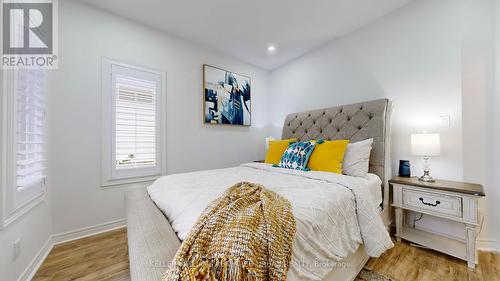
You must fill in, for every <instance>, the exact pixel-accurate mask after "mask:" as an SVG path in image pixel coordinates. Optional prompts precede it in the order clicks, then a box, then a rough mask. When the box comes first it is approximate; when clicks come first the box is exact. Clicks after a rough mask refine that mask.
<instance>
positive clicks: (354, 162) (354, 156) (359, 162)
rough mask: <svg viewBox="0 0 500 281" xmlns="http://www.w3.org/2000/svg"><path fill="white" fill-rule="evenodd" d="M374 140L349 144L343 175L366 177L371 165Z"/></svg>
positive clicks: (343, 165) (345, 155)
mask: <svg viewBox="0 0 500 281" xmlns="http://www.w3.org/2000/svg"><path fill="white" fill-rule="evenodd" d="M372 143H373V139H367V140H363V141H358V142H353V143H349V144H348V145H347V149H346V152H345V154H344V163H343V164H342V173H344V174H345V175H348V176H354V177H365V176H366V174H367V173H368V165H369V163H370V151H371V150H372Z"/></svg>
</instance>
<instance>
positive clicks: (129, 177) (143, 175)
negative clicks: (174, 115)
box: [100, 57, 166, 187]
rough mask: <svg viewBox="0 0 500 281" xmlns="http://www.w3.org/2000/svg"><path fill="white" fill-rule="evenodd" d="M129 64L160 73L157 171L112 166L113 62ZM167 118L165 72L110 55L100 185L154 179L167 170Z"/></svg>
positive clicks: (105, 66) (104, 69) (104, 80)
mask: <svg viewBox="0 0 500 281" xmlns="http://www.w3.org/2000/svg"><path fill="white" fill-rule="evenodd" d="M113 65H116V66H119V67H125V68H130V69H132V70H137V71H144V72H149V73H153V74H156V75H159V76H160V85H159V91H158V95H157V97H156V98H157V102H156V110H157V112H156V116H157V122H156V134H157V135H156V141H157V151H156V154H157V164H158V167H157V168H156V169H155V172H154V173H151V172H149V171H150V170H151V169H140V170H139V169H137V170H132V169H131V170H129V171H126V172H125V171H120V173H119V174H117V173H116V169H115V168H114V167H113V159H114V155H115V143H114V142H113V140H114V133H115V131H114V126H113V123H114V114H113V110H114V109H113V105H114V95H113V91H112V86H113V85H112V84H113V80H112V74H113V73H112V66H113ZM165 120H166V73H165V72H164V71H161V70H157V69H154V68H151V67H143V66H137V65H133V64H130V63H125V62H121V61H118V60H114V59H110V58H107V57H103V58H102V62H101V169H100V171H101V186H102V187H112V186H116V185H123V184H130V183H139V182H146V181H152V180H155V179H156V178H158V177H160V176H162V175H165V174H166V153H165V152H166V144H165V139H166V137H165V132H166V128H165V125H166V124H165Z"/></svg>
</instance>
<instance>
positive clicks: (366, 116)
mask: <svg viewBox="0 0 500 281" xmlns="http://www.w3.org/2000/svg"><path fill="white" fill-rule="evenodd" d="M390 112H391V103H390V101H389V100H388V99H379V100H374V101H367V102H361V103H355V104H349V105H341V106H336V107H330V108H325V109H318V110H311V111H305V112H299V113H292V114H289V115H287V117H286V119H285V124H284V125H283V134H282V138H283V139H287V138H298V139H299V140H301V141H307V140H312V139H320V138H323V139H325V140H338V139H348V140H350V141H351V142H356V141H361V140H365V139H369V138H373V146H372V151H371V155H370V173H374V174H376V175H378V176H379V177H380V178H381V179H382V182H383V183H384V185H386V183H387V181H388V180H389V173H390V159H389V150H390V143H389V141H390V138H389V135H390Z"/></svg>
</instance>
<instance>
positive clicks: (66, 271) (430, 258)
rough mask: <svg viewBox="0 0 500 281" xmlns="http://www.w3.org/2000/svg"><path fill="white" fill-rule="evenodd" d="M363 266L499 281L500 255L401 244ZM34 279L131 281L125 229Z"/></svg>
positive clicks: (63, 257) (406, 278) (397, 274)
mask: <svg viewBox="0 0 500 281" xmlns="http://www.w3.org/2000/svg"><path fill="white" fill-rule="evenodd" d="M365 268H366V269H368V270H373V271H376V272H378V273H380V274H383V275H386V276H388V277H391V278H393V279H394V280H398V281H413V280H415V281H417V280H418V281H424V280H425V281H428V280H439V281H448V280H467V281H500V254H494V253H488V252H480V254H479V266H478V268H477V269H476V270H470V269H468V267H467V264H466V263H465V262H464V261H461V260H458V259H455V258H452V257H449V256H446V255H443V254H440V253H438V252H435V251H431V250H426V249H421V248H418V247H414V246H410V245H409V244H408V243H406V242H403V243H395V247H394V248H393V249H391V250H389V251H387V252H386V253H384V254H383V255H382V256H381V257H380V258H377V259H375V258H372V259H370V261H369V262H368V263H367V265H366V266H365ZM33 280H34V281H46V280H51V281H60V280H61V281H68V280H108V281H122V280H123V281H125V280H130V275H129V270H128V255H127V232H126V230H125V229H119V230H115V231H111V232H107V233H103V234H99V235H96V236H92V237H88V238H83V239H80V240H76V241H72V242H68V243H65V244H61V245H58V246H56V247H54V249H52V251H51V252H50V254H49V256H48V257H47V259H46V260H45V261H44V263H43V264H42V266H41V267H40V269H39V270H38V272H37V273H36V275H35V277H34V279H33Z"/></svg>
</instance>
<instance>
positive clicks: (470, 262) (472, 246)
mask: <svg viewBox="0 0 500 281" xmlns="http://www.w3.org/2000/svg"><path fill="white" fill-rule="evenodd" d="M465 231H466V234H467V266H469V268H476V263H477V250H476V226H474V225H469V224H466V225H465Z"/></svg>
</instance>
